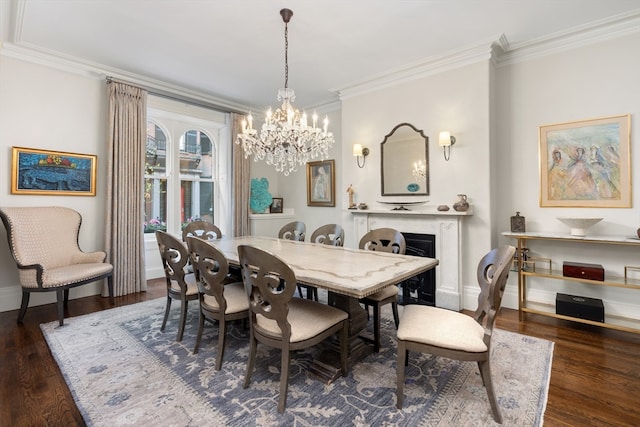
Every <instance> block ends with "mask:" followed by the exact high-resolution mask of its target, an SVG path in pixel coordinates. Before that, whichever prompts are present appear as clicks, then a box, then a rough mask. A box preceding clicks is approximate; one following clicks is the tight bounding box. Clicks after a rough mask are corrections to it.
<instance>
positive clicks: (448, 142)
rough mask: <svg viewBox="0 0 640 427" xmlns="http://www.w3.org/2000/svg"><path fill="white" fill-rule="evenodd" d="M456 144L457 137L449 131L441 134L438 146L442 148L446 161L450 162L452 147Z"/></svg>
mask: <svg viewBox="0 0 640 427" xmlns="http://www.w3.org/2000/svg"><path fill="white" fill-rule="evenodd" d="M455 143H456V137H455V136H453V135H451V132H449V131H446V130H445V131H442V132H440V137H439V138H438V145H439V146H441V147H442V150H443V152H444V159H445V160H446V161H449V159H450V158H451V146H452V145H453V144H455Z"/></svg>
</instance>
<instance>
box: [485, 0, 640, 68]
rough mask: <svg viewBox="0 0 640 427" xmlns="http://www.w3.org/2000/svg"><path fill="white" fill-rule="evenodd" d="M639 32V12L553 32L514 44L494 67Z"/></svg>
mask: <svg viewBox="0 0 640 427" xmlns="http://www.w3.org/2000/svg"><path fill="white" fill-rule="evenodd" d="M637 32H640V9H637V10H634V11H631V12H627V13H622V14H619V15H615V16H613V17H610V18H606V19H601V20H599V21H595V22H591V23H589V24H585V25H581V26H577V27H573V28H570V29H568V30H565V31H560V32H556V33H553V34H550V35H548V36H545V37H541V38H538V39H534V40H530V41H527V42H523V43H518V44H514V45H513V46H511V47H510V48H509V49H507V50H505V51H504V52H502V53H501V54H500V55H497V56H496V58H495V62H496V64H497V65H499V66H502V65H509V64H513V63H517V62H523V61H526V60H530V59H534V58H538V57H543V56H548V55H554V54H557V53H560V52H564V51H567V50H572V49H576V48H580V47H582V46H589V45H592V44H595V43H600V42H604V41H607V40H611V39H616V38H619V37H623V36H626V35H629V34H633V33H637Z"/></svg>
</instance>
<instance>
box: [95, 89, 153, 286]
mask: <svg viewBox="0 0 640 427" xmlns="http://www.w3.org/2000/svg"><path fill="white" fill-rule="evenodd" d="M107 91H108V95H109V124H108V126H109V127H108V132H109V134H108V135H107V143H108V158H107V186H108V188H107V227H106V239H105V241H106V242H107V244H106V250H107V253H108V254H109V258H110V262H111V263H112V264H113V288H114V294H115V296H121V295H127V294H131V293H134V292H140V291H144V290H146V289H147V283H146V279H145V263H144V231H143V230H144V229H143V222H144V208H143V204H142V201H143V200H144V162H145V149H146V138H147V131H146V128H147V92H146V91H145V90H143V89H140V88H137V87H134V86H129V85H127V84H124V83H119V82H113V81H109V82H108V83H107ZM105 292H106V291H103V294H105Z"/></svg>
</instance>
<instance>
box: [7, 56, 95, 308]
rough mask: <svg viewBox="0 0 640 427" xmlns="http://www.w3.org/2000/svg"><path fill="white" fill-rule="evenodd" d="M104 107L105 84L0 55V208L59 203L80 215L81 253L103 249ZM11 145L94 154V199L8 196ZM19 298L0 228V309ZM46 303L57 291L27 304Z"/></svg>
mask: <svg viewBox="0 0 640 427" xmlns="http://www.w3.org/2000/svg"><path fill="white" fill-rule="evenodd" d="M106 105H107V102H106V89H105V83H104V80H102V81H101V80H99V79H98V78H96V77H93V76H90V75H87V74H81V73H72V72H67V71H63V70H56V69H51V68H48V67H44V66H41V65H36V64H32V63H28V62H24V61H21V60H18V59H13V58H9V57H6V56H2V57H0V153H2V154H1V156H0V159H1V160H0V162H1V165H2V166H1V167H0V171H1V172H0V206H47V205H63V206H67V207H70V208H73V209H75V210H77V211H79V212H80V213H81V215H82V218H83V222H82V227H81V230H80V247H81V248H82V249H83V250H85V251H92V250H98V249H102V248H104V219H105V206H106V203H105V191H106V183H105V179H106V169H105V167H106V163H105V159H106V152H107V149H106V142H105V141H106V132H107V131H106V117H107V109H106ZM12 146H18V147H28V148H42V149H48V150H56V151H68V152H73V153H82V154H96V155H97V156H98V163H97V165H98V171H97V185H96V190H97V191H96V196H95V197H87V196H32V195H12V194H10V189H11V147H12ZM99 291H100V288H99V284H92V285H89V286H81V287H79V288H75V289H71V291H70V298H76V297H79V296H86V295H92V294H96V293H99ZM20 298H21V289H20V287H19V281H18V273H17V269H16V267H15V263H14V262H13V259H12V258H11V255H10V252H9V248H8V245H7V238H6V231H5V229H4V227H0V311H6V310H12V309H16V308H19V306H20ZM49 302H55V293H51V292H47V293H42V294H33V295H32V297H31V305H38V304H42V303H49ZM27 316H28V314H27Z"/></svg>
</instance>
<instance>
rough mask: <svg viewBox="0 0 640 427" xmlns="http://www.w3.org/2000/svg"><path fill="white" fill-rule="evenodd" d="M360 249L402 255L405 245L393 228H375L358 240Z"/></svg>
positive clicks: (405, 248) (402, 238)
mask: <svg viewBox="0 0 640 427" xmlns="http://www.w3.org/2000/svg"><path fill="white" fill-rule="evenodd" d="M358 247H359V248H360V249H367V250H370V251H378V252H389V253H394V254H401V255H404V254H405V252H406V250H407V243H406V242H405V239H404V236H403V235H402V233H401V232H399V231H398V230H396V229H393V228H377V229H375V230H371V231H369V232H368V233H366V234H365V235H364V236H362V238H361V239H360V244H359V245H358Z"/></svg>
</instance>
